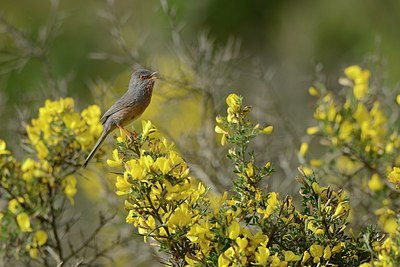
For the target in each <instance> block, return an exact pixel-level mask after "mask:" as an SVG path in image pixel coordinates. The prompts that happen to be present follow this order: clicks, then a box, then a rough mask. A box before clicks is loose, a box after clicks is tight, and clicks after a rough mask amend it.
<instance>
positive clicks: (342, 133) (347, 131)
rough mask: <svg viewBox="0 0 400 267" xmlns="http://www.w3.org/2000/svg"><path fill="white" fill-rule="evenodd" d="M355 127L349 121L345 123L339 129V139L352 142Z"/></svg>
mask: <svg viewBox="0 0 400 267" xmlns="http://www.w3.org/2000/svg"><path fill="white" fill-rule="evenodd" d="M353 131H354V126H353V124H352V123H351V122H349V121H343V123H342V124H341V125H340V128H339V139H340V140H344V141H346V142H348V141H350V140H351V138H352V136H353Z"/></svg>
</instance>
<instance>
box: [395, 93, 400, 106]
mask: <svg viewBox="0 0 400 267" xmlns="http://www.w3.org/2000/svg"><path fill="white" fill-rule="evenodd" d="M396 102H397V104H398V105H400V94H399V95H397V97H396Z"/></svg>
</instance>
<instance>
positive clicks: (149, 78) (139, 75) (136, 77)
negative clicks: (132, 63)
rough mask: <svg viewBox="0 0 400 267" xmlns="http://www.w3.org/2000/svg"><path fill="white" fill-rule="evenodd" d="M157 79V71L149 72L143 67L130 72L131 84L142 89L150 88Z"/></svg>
mask: <svg viewBox="0 0 400 267" xmlns="http://www.w3.org/2000/svg"><path fill="white" fill-rule="evenodd" d="M156 79H157V72H151V71H149V70H145V69H139V70H137V71H135V72H134V73H132V77H131V86H132V85H133V87H134V88H141V89H143V90H152V89H153V86H154V83H155V81H156Z"/></svg>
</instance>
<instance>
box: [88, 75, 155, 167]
mask: <svg viewBox="0 0 400 267" xmlns="http://www.w3.org/2000/svg"><path fill="white" fill-rule="evenodd" d="M156 74H157V72H151V71H149V70H145V69H140V70H137V71H135V72H134V73H133V74H132V76H131V80H130V81H129V88H128V91H126V93H125V94H124V95H123V96H122V97H121V98H120V99H118V100H117V102H115V103H114V105H112V106H111V107H110V109H109V110H107V112H106V113H104V115H103V117H101V119H100V121H101V122H102V124H103V125H104V128H103V132H102V133H101V135H100V137H99V140H97V142H96V144H95V145H94V147H93V149H92V151H91V152H90V153H89V156H88V157H87V158H86V160H85V162H84V163H83V164H82V168H85V167H86V166H87V164H88V163H89V161H90V159H91V158H93V156H94V155H95V154H96V151H97V150H98V149H99V147H100V145H101V144H102V143H103V141H104V140H105V139H106V137H107V135H108V134H109V133H110V132H112V131H113V130H114V129H116V128H119V129H121V130H122V131H123V132H124V133H125V134H127V130H126V129H125V128H124V125H126V124H128V123H129V122H131V121H133V120H135V119H137V118H138V117H139V116H140V115H142V113H143V112H144V111H145V109H146V108H147V106H148V105H149V104H150V100H151V96H152V93H153V87H154V83H155V80H156V79H157V76H156ZM127 135H128V136H129V134H127Z"/></svg>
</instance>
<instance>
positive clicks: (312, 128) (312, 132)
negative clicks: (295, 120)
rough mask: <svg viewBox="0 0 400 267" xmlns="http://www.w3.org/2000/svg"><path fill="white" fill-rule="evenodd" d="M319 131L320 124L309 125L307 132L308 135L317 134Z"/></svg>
mask: <svg viewBox="0 0 400 267" xmlns="http://www.w3.org/2000/svg"><path fill="white" fill-rule="evenodd" d="M318 131H319V127H318V126H314V127H308V128H307V134H308V135H313V134H316V133H317V132H318Z"/></svg>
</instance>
